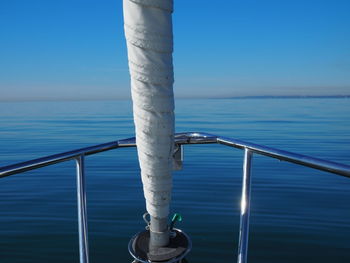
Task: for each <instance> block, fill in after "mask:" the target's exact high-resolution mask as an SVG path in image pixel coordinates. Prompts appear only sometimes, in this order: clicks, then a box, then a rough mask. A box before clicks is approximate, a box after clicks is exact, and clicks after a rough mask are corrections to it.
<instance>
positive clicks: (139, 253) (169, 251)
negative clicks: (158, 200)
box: [128, 228, 192, 263]
mask: <svg viewBox="0 0 350 263" xmlns="http://www.w3.org/2000/svg"><path fill="white" fill-rule="evenodd" d="M149 239H150V233H149V230H145V231H142V232H140V233H138V234H136V235H135V236H133V237H132V238H131V240H130V241H129V245H128V249H129V253H130V254H131V256H132V257H133V258H134V259H135V260H134V262H140V263H176V262H178V263H181V262H185V261H184V258H185V256H186V255H187V254H188V252H190V251H191V248H192V242H191V240H190V238H189V236H188V235H186V233H184V232H182V231H181V230H180V229H176V228H174V229H173V230H172V231H171V233H170V242H169V245H167V246H166V247H158V248H154V249H151V250H150V249H149Z"/></svg>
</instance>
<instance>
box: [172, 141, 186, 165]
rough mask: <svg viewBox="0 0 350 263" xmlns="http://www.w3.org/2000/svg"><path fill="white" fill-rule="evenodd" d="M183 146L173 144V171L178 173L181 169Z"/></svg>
mask: <svg viewBox="0 0 350 263" xmlns="http://www.w3.org/2000/svg"><path fill="white" fill-rule="evenodd" d="M183 157H184V156H183V145H182V144H175V147H174V154H173V170H174V171H178V170H181V169H182V166H183V165H182V163H183Z"/></svg>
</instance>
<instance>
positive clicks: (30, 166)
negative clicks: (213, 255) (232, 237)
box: [0, 132, 350, 263]
mask: <svg viewBox="0 0 350 263" xmlns="http://www.w3.org/2000/svg"><path fill="white" fill-rule="evenodd" d="M210 143H218V144H223V145H227V146H230V147H234V148H239V149H242V150H244V161H243V181H242V197H241V213H240V229H239V245H238V260H237V262H238V263H245V262H247V252H248V236H249V215H250V189H251V165H252V161H251V160H252V157H253V154H259V155H264V156H268V157H271V158H275V159H278V160H281V161H287V162H291V163H295V164H298V165H303V166H307V167H311V168H315V169H317V170H322V171H326V172H330V173H333V174H337V175H341V176H345V177H349V178H350V166H349V165H344V164H339V163H335V162H330V161H326V160H322V159H317V158H313V157H310V156H306V155H301V154H297V153H292V152H287V151H283V150H279V149H275V148H270V147H267V146H263V145H258V144H254V143H249V142H245V141H241V140H236V139H231V138H227V137H222V136H217V135H213V134H208V133H200V132H189V133H178V134H176V135H175V144H176V145H185V144H210ZM135 146H136V143H135V138H129V139H124V140H119V141H113V142H109V143H104V144H99V145H95V146H91V147H86V148H81V149H77V150H73V151H69V152H64V153H59V154H54V155H50V156H46V157H42V158H38V159H34V160H30V161H26V162H22V163H17V164H13V165H9V166H4V167H0V178H2V177H6V176H10V175H13V174H18V173H22V172H25V171H29V170H34V169H38V168H41V167H44V166H49V165H53V164H56V163H60V162H65V161H68V160H73V159H75V160H76V167H77V202H78V223H79V256H80V262H81V263H88V262H89V252H88V231H87V213H86V189H85V167H84V159H85V158H84V157H85V156H88V155H93V154H96V153H100V152H105V151H109V150H112V149H117V148H123V147H135Z"/></svg>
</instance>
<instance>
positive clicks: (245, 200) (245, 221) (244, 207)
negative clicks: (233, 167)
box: [237, 148, 253, 263]
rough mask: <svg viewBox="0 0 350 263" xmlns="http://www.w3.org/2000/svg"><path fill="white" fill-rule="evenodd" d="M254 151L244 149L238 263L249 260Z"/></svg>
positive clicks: (244, 262)
mask: <svg viewBox="0 0 350 263" xmlns="http://www.w3.org/2000/svg"><path fill="white" fill-rule="evenodd" d="M252 156H253V153H252V152H251V151H250V150H249V149H247V148H245V149H244V163H243V181H242V198H241V219H240V227H239V244H238V259H237V262H238V263H246V262H247V254H248V237H249V216H250V188H251V164H252Z"/></svg>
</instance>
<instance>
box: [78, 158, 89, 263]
mask: <svg viewBox="0 0 350 263" xmlns="http://www.w3.org/2000/svg"><path fill="white" fill-rule="evenodd" d="M75 160H76V164H77V199H78V200H77V202H78V227H79V258H80V263H89V244H88V230H87V213H86V190H85V168H84V155H79V156H78V157H77V158H76V159H75Z"/></svg>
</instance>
